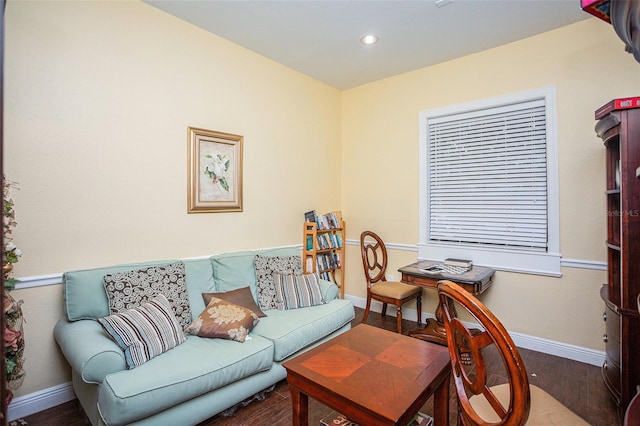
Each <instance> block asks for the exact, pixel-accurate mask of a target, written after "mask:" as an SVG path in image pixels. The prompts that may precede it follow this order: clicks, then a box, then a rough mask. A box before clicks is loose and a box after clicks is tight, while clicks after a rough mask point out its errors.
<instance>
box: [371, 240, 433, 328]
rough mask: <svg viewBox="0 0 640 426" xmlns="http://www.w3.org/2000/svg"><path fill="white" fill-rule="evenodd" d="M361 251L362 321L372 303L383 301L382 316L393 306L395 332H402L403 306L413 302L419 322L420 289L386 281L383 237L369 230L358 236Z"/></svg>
mask: <svg viewBox="0 0 640 426" xmlns="http://www.w3.org/2000/svg"><path fill="white" fill-rule="evenodd" d="M360 252H361V254H362V266H363V267H364V275H365V278H366V280H367V306H366V308H365V311H364V315H363V317H362V322H366V321H367V317H368V316H369V309H370V308H371V300H372V299H375V300H379V301H380V302H382V316H385V315H386V314H387V304H388V303H391V304H392V305H395V306H396V323H397V328H398V333H402V305H403V304H405V303H406V302H408V301H410V300H413V299H416V308H417V311H418V323H420V322H421V317H422V298H421V296H422V287H418V286H413V285H409V284H405V283H402V282H399V281H387V278H386V275H385V274H386V271H387V262H388V258H387V247H386V246H385V245H384V242H383V241H382V238H380V237H379V236H378V235H377V234H375V233H374V232H371V231H364V232H363V233H362V234H360Z"/></svg>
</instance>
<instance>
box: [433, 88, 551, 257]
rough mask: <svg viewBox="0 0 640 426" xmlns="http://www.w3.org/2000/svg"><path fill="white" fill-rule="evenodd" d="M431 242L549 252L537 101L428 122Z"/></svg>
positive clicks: (542, 117) (542, 126)
mask: <svg viewBox="0 0 640 426" xmlns="http://www.w3.org/2000/svg"><path fill="white" fill-rule="evenodd" d="M428 138H429V139H428V151H427V156H428V158H427V161H428V165H429V185H428V205H429V235H428V237H429V240H430V241H431V242H446V243H458V244H464V245H481V246H490V247H500V248H509V249H525V250H529V251H531V250H534V251H546V250H547V241H548V238H547V158H546V112H545V102H544V100H543V99H541V100H535V101H529V102H524V103H519V104H514V105H508V106H501V107H497V108H490V109H485V110H481V111H474V112H471V113H463V114H456V115H451V116H447V117H440V118H437V119H432V120H429V122H428Z"/></svg>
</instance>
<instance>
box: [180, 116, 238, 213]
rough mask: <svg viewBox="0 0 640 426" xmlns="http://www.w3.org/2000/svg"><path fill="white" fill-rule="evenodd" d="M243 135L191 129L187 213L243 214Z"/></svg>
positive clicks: (188, 142)
mask: <svg viewBox="0 0 640 426" xmlns="http://www.w3.org/2000/svg"><path fill="white" fill-rule="evenodd" d="M242 141H243V138H242V136H239V135H232V134H229V133H222V132H214V131H211V130H205V129H198V128H195V127H189V128H188V138H187V144H188V154H187V158H188V159H187V161H188V164H187V193H188V195H187V204H188V210H187V211H188V213H216V212H241V211H242Z"/></svg>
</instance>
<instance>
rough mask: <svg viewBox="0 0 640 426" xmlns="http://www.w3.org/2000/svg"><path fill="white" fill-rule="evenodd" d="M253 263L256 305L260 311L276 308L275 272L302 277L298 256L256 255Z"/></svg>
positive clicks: (300, 262)
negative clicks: (256, 292) (256, 294)
mask: <svg viewBox="0 0 640 426" xmlns="http://www.w3.org/2000/svg"><path fill="white" fill-rule="evenodd" d="M253 263H254V266H255V269H256V286H257V288H258V304H259V305H260V307H261V308H262V309H275V308H277V307H278V298H277V297H276V288H275V283H274V280H273V274H274V272H277V273H281V274H295V275H302V261H301V260H300V256H262V255H259V254H258V255H256V257H255V258H254V260H253Z"/></svg>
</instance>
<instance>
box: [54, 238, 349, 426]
mask: <svg viewBox="0 0 640 426" xmlns="http://www.w3.org/2000/svg"><path fill="white" fill-rule="evenodd" d="M256 254H260V255H263V256H285V255H297V254H299V250H298V249H296V248H280V249H270V250H256V251H246V252H237V253H226V254H221V255H215V256H212V257H209V258H202V259H195V260H184V263H185V274H186V277H185V278H186V284H187V289H188V293H189V304H190V306H191V312H192V316H193V317H195V316H197V315H198V314H199V313H200V312H202V310H203V309H204V308H205V306H204V301H203V300H202V296H201V293H206V292H224V291H229V290H233V289H237V288H241V287H246V286H247V285H249V286H250V288H251V290H252V293H253V295H254V298H255V296H256V278H255V271H254V265H253V258H254V256H255V255H256ZM173 261H175V260H173ZM173 261H172V260H168V261H158V262H150V263H144V264H129V265H119V266H112V267H107V268H99V269H88V270H79V271H72V272H67V273H65V274H64V277H63V291H64V305H65V313H66V317H65V318H62V319H61V320H60V321H58V323H57V324H56V326H55V329H54V335H55V339H56V341H57V343H58V345H59V346H60V349H61V350H62V353H63V354H64V356H65V357H66V359H67V361H68V362H69V365H70V366H71V370H72V383H73V388H74V391H75V393H76V396H77V397H78V400H79V401H80V403H81V404H82V407H83V408H84V410H85V412H86V414H87V416H88V417H89V419H90V421H91V423H92V424H93V425H114V426H115V425H125V424H133V425H154V426H155V425H195V424H198V423H200V422H202V421H204V420H206V419H208V418H210V417H212V416H214V415H215V414H217V413H219V412H221V411H223V410H225V409H227V408H230V407H232V406H234V405H235V404H237V403H239V402H242V401H244V400H245V399H247V398H250V397H251V396H252V395H254V394H256V393H258V392H260V391H261V390H264V389H266V388H268V387H270V386H271V385H273V384H275V383H277V382H278V381H280V380H282V379H284V378H285V377H286V371H285V369H284V368H283V367H282V363H283V362H284V361H286V360H287V359H288V358H290V357H292V356H295V355H296V354H298V353H301V352H303V351H305V350H308V349H309V348H311V347H313V346H315V345H317V344H319V343H321V342H323V341H326V340H328V339H331V338H332V337H334V336H336V335H338V334H340V333H343V332H344V331H346V330H348V329H349V328H350V323H351V320H352V319H353V318H354V308H353V305H352V304H351V302H350V301H347V300H343V299H339V298H338V288H337V287H336V286H335V285H334V284H333V283H330V282H328V281H321V287H322V292H323V295H324V298H325V300H326V301H327V302H328V303H326V304H323V305H318V306H312V307H308V308H301V309H293V310H286V311H280V310H275V309H271V310H266V311H265V313H266V314H267V317H263V318H261V319H260V322H259V323H258V324H257V325H256V327H255V328H254V329H253V330H252V331H251V333H250V336H251V339H248V340H246V341H245V342H244V343H239V342H235V341H231V340H224V339H208V338H202V337H197V336H191V335H187V341H186V342H185V343H183V344H181V345H179V346H177V347H175V348H173V349H171V350H169V351H168V352H165V353H163V354H161V355H159V356H157V357H155V358H153V359H151V360H150V361H148V362H146V363H144V364H142V365H140V366H138V367H136V368H134V369H131V370H127V369H126V367H125V358H124V354H123V352H122V350H121V349H120V348H119V347H118V346H117V345H116V344H115V343H114V342H113V341H112V340H111V339H110V338H109V337H108V336H107V334H106V333H105V332H104V331H103V330H102V328H101V327H100V325H99V324H98V322H97V321H96V318H100V317H103V316H106V315H108V314H109V302H108V299H107V295H106V292H105V290H104V287H103V277H104V275H105V274H109V273H114V272H118V271H128V270H132V269H137V268H143V267H148V266H152V265H160V264H166V263H170V262H173Z"/></svg>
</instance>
